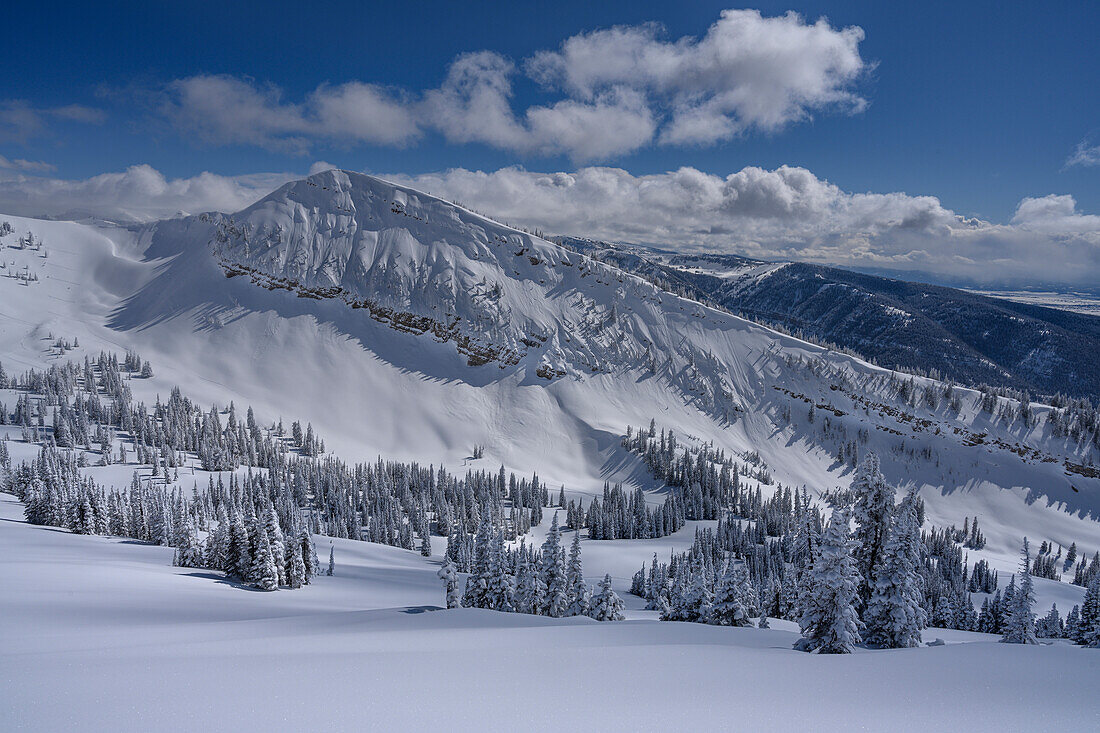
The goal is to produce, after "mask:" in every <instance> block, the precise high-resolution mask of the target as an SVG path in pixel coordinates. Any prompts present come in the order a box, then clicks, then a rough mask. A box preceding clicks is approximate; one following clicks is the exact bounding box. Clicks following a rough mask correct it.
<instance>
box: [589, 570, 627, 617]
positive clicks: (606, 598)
mask: <svg viewBox="0 0 1100 733" xmlns="http://www.w3.org/2000/svg"><path fill="white" fill-rule="evenodd" d="M623 608H625V604H624V603H623V599H621V598H619V596H618V594H616V593H615V591H614V589H613V588H612V587H611V575H610V574H607V575H604V576H603V580H601V581H600V592H599V593H597V594H596V596H595V597H594V598H593V599H592V610H591V611H590V612H589V614H588V615H589V616H590V617H592V618H594V619H596V620H597V621H622V620H623V619H624V618H626V617H625V616H623Z"/></svg>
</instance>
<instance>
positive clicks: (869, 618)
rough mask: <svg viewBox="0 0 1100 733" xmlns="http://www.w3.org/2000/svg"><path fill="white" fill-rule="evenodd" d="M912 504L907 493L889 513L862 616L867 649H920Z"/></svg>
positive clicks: (920, 591) (913, 500)
mask: <svg viewBox="0 0 1100 733" xmlns="http://www.w3.org/2000/svg"><path fill="white" fill-rule="evenodd" d="M916 501H917V495H916V491H915V490H914V491H910V492H909V493H908V494H907V495H906V496H905V498H904V499H903V500H902V502H901V504H900V505H898V507H897V509H896V511H894V512H893V515H894V517H893V522H892V524H891V528H890V534H889V537H888V539H887V541H886V545H885V547H884V549H883V554H882V559H881V561H880V562H879V563H878V566H877V567H876V572H875V583H874V586H873V587H872V592H871V598H870V600H869V601H868V603H867V608H866V611H865V612H864V614H863V622H864V624H865V625H866V627H867V630H866V633H865V634H864V639H866V641H867V643H868V644H870V645H871V646H877V647H884V648H889V649H897V648H904V647H915V646H920V641H921V634H920V632H921V629H923V628H924V626H925V623H926V621H927V619H926V617H925V612H924V608H923V607H922V606H921V600H922V597H923V588H922V584H923V578H922V576H921V574H920V562H921V538H920V528H919V527H917V510H916Z"/></svg>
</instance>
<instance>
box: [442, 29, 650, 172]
mask: <svg viewBox="0 0 1100 733" xmlns="http://www.w3.org/2000/svg"><path fill="white" fill-rule="evenodd" d="M514 73H515V66H514V65H513V64H512V63H511V62H510V61H508V60H507V59H505V58H504V57H503V56H501V55H499V54H496V53H493V52H490V51H479V52H477V53H471V54H464V55H462V56H460V57H458V58H457V59H456V60H455V61H454V63H453V64H451V67H450V69H449V70H448V73H447V78H446V80H445V81H444V82H443V84H442V86H440V87H439V88H438V89H433V90H430V91H428V92H426V93H425V95H424V104H423V110H424V115H425V118H426V119H427V121H428V123H429V124H430V125H431V126H432V127H434V128H435V129H437V130H439V131H440V132H441V133H443V135H444V137H446V138H447V139H448V140H449V141H451V142H457V143H470V142H477V143H485V144H488V145H492V146H494V147H498V148H503V149H505V150H510V151H513V152H517V153H522V154H532V153H537V154H541V155H557V154H565V155H568V156H569V157H571V158H573V159H574V160H599V159H604V158H607V157H610V156H613V155H618V154H621V153H629V152H633V151H634V150H637V149H638V148H640V147H642V146H643V145H645V144H646V143H648V142H649V141H650V140H652V139H653V133H654V130H655V129H656V123H655V121H654V119H653V113H652V112H651V111H650V109H649V107H648V105H647V104H646V100H645V97H644V96H643V95H641V94H638V93H637V92H634V91H632V90H630V89H611V90H607V91H606V92H605V93H604V94H601V95H599V96H597V97H595V98H593V99H591V100H588V101H577V100H573V99H564V100H561V101H559V102H557V103H555V104H554V105H552V106H548V107H547V106H533V107H530V108H528V109H527V111H526V114H525V115H524V120H523V121H521V120H519V119H517V118H516V116H515V114H514V113H513V111H512V106H511V96H512V76H513V74H514Z"/></svg>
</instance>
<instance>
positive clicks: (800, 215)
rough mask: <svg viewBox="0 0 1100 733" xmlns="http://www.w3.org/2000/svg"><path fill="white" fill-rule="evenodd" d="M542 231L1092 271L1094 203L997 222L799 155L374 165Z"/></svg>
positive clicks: (1000, 276)
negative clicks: (735, 163)
mask: <svg viewBox="0 0 1100 733" xmlns="http://www.w3.org/2000/svg"><path fill="white" fill-rule="evenodd" d="M386 177H387V178H391V179H394V180H398V181H400V182H402V183H405V184H407V185H411V186H414V187H416V188H420V189H422V190H429V191H431V192H432V193H434V194H437V195H441V196H443V197H445V198H448V199H453V200H457V201H460V202H462V203H464V204H466V205H468V206H470V207H472V208H474V209H477V210H479V211H484V212H486V213H488V214H490V215H492V216H496V217H499V218H500V219H502V220H505V221H509V222H513V223H517V224H523V225H526V226H529V227H538V228H540V229H542V230H545V231H550V232H557V233H562V234H572V235H577V236H583V237H591V238H596V239H605V240H610V241H629V242H636V243H642V244H650V245H654V246H658V247H664V248H669V249H674V250H679V251H708V252H713V251H727V252H735V253H738V254H744V255H748V256H752V257H760V258H766V259H792V260H801V261H810V262H819V263H824V264H834V265H842V266H849V267H856V268H862V269H878V270H891V271H896V272H903V273H904V272H910V273H921V274H922V275H934V276H937V277H939V278H941V279H943V280H945V281H956V282H960V283H961V282H969V283H974V284H983V283H984V284H1010V283H1015V284H1021V283H1025V284H1035V283H1036V282H1038V281H1045V282H1049V283H1058V284H1066V285H1095V283H1096V282H1100V216H1095V215H1086V214H1082V213H1079V212H1077V210H1076V204H1075V202H1074V200H1073V198H1072V197H1070V196H1047V197H1044V198H1041V199H1025V200H1024V201H1022V202H1021V203H1020V205H1019V208H1018V209H1017V213H1016V216H1015V217H1014V218H1013V220H1012V221H1011V222H1010V223H1008V224H994V223H990V222H986V221H982V220H977V219H968V218H965V217H962V216H959V215H958V214H956V213H955V212H953V211H951V210H950V209H948V208H946V207H945V206H943V204H942V203H941V202H940V201H939V199H937V198H935V197H933V196H911V195H908V194H905V193H852V192H847V191H843V190H842V189H840V188H839V187H838V186H836V185H834V184H832V183H829V182H828V181H825V180H822V179H820V178H818V177H817V176H815V175H814V174H813V173H812V172H810V171H808V170H806V169H804V168H796V167H789V166H782V167H780V168H777V169H775V170H765V169H762V168H757V167H748V168H745V169H743V170H741V171H738V172H736V173H733V174H731V175H728V176H725V177H722V176H716V175H712V174H708V173H703V172H701V171H699V170H696V169H694V168H681V169H680V170H677V171H671V172H668V173H663V174H657V175H647V176H635V175H632V174H631V173H629V172H627V171H625V170H622V169H619V168H607V167H587V168H581V169H579V170H577V171H574V172H569V173H565V172H561V173H550V174H546V173H535V172H531V171H526V170H523V169H521V168H504V169H501V170H498V171H494V172H481V171H470V170H464V169H457V170H449V171H446V172H441V173H431V174H423V175H417V176H404V175H390V176H386Z"/></svg>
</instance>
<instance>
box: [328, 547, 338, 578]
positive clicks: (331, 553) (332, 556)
mask: <svg viewBox="0 0 1100 733" xmlns="http://www.w3.org/2000/svg"><path fill="white" fill-rule="evenodd" d="M325 575H329V576H332V575H336V546H335V545H331V546H329V548H328V570H327V571H326V572H325Z"/></svg>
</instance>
